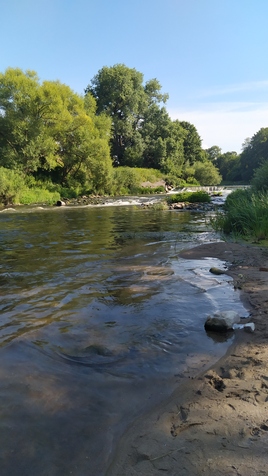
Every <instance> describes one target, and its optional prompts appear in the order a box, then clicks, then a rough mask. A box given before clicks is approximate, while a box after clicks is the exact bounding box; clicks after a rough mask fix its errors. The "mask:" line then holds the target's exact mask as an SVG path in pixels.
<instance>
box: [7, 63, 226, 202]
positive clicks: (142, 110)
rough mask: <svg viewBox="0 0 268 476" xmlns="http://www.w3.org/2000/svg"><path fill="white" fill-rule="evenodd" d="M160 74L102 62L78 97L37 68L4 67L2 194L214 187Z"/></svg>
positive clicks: (211, 169)
mask: <svg viewBox="0 0 268 476" xmlns="http://www.w3.org/2000/svg"><path fill="white" fill-rule="evenodd" d="M167 99H168V95H167V94H165V93H162V92H161V86H160V84H159V82H158V81H157V79H152V80H149V81H147V82H146V83H145V84H144V82H143V74H142V73H140V72H138V71H137V70H135V69H131V68H128V67H127V66H125V65H123V64H118V65H115V66H112V67H104V68H102V69H101V70H100V71H99V72H98V73H97V74H96V76H94V78H93V79H92V80H91V82H90V83H89V85H88V86H86V85H85V93H84V94H83V95H78V94H76V93H75V92H74V91H72V90H71V88H70V87H69V86H67V85H65V84H62V83H60V82H59V81H43V82H40V80H39V78H38V76H37V73H36V72H34V71H26V72H24V71H22V70H21V69H18V68H8V69H7V70H6V71H5V72H4V73H2V74H0V200H1V202H2V203H3V204H9V203H22V204H24V203H32V201H33V202H47V203H52V202H54V201H55V199H57V198H58V197H67V198H72V197H77V196H79V195H83V194H99V195H120V194H124V195H125V194H130V193H150V192H152V191H153V192H154V193H157V192H164V191H165V186H170V187H172V186H177V185H182V186H183V185H184V184H186V183H192V184H194V185H217V184H219V183H220V181H221V175H220V172H219V170H218V169H217V167H216V166H215V165H214V164H213V163H212V162H211V161H210V160H209V158H208V156H207V154H206V152H205V151H204V150H203V149H202V145H201V143H202V141H201V138H200V136H199V134H198V132H197V130H196V128H195V126H194V125H192V124H190V123H188V122H185V121H179V120H175V121H172V120H171V118H170V117H169V114H168V112H167V110H166V108H165V103H166V101H167Z"/></svg>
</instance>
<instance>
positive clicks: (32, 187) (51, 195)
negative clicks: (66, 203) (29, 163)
mask: <svg viewBox="0 0 268 476" xmlns="http://www.w3.org/2000/svg"><path fill="white" fill-rule="evenodd" d="M36 185H37V184H36V183H35V181H34V180H30V181H29V180H28V179H27V177H23V176H22V175H21V174H19V173H18V172H16V171H14V170H9V169H5V168H4V167H0V203H3V204H4V205H9V204H13V205H19V204H21V205H28V204H31V203H47V204H52V203H55V202H56V201H57V200H59V199H60V194H59V192H57V191H55V190H54V191H50V190H47V189H45V188H44V187H38V186H36Z"/></svg>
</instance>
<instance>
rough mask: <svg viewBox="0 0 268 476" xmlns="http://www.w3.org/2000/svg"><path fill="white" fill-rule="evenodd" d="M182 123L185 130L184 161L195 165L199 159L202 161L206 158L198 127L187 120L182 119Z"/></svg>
mask: <svg viewBox="0 0 268 476" xmlns="http://www.w3.org/2000/svg"><path fill="white" fill-rule="evenodd" d="M180 125H181V127H182V128H183V129H184V131H185V137H184V141H183V148H184V162H185V163H188V164H189V165H193V164H194V163H195V162H196V161H197V160H200V161H201V162H202V161H203V160H204V159H205V155H204V151H203V150H202V141H201V138H200V136H199V134H198V132H197V130H196V127H195V126H194V125H193V124H190V122H186V121H181V122H180Z"/></svg>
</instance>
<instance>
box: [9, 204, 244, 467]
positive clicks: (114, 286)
mask: <svg viewBox="0 0 268 476" xmlns="http://www.w3.org/2000/svg"><path fill="white" fill-rule="evenodd" d="M208 218H209V216H208V215H205V214H204V213H194V212H188V211H184V212H176V211H161V210H152V209H143V208H142V207H141V206H135V205H131V206H128V205H125V206H95V207H94V206H87V207H73V208H71V207H61V208H57V207H55V208H47V209H46V208H31V207H21V208H20V207H18V208H17V209H16V210H14V211H12V210H9V211H6V212H5V213H0V250H1V261H0V362H1V367H0V369H1V370H0V376H1V378H0V401H1V407H0V429H1V431H0V454H1V476H17V475H18V476H37V475H38V476H42V475H46V476H48V475H49V476H61V475H62V476H65V475H76V476H102V475H103V474H105V471H106V469H107V467H108V464H109V461H110V458H111V456H112V453H113V451H114V448H115V445H116V442H117V441H118V438H120V436H121V435H122V434H123V432H124V430H125V429H126V427H127V426H128V425H129V424H130V423H131V421H133V420H134V419H135V418H137V417H138V416H140V415H142V414H143V413H145V412H146V411H148V410H149V409H150V408H152V406H153V405H156V404H159V403H160V402H161V401H163V400H164V399H166V398H167V397H169V396H170V395H171V393H172V392H173V391H174V389H175V388H177V387H179V385H180V381H181V379H182V378H185V376H189V377H191V376H193V375H196V374H197V373H198V372H199V371H201V370H204V369H205V368H207V367H208V366H209V365H211V363H212V362H213V361H215V360H216V359H217V358H219V356H221V355H223V354H224V353H225V351H226V349H227V347H228V345H229V344H230V342H231V341H232V337H231V336H230V338H229V340H228V341H222V342H221V341H215V340H213V339H212V338H211V337H209V336H208V335H207V334H206V332H205V330H204V322H205V319H206V317H207V316H208V315H209V314H211V313H213V312H215V311H216V310H229V309H235V310H237V311H238V312H240V313H241V315H245V313H246V311H245V309H244V307H243V306H242V304H241V302H240V300H239V294H237V293H236V292H235V291H234V290H233V287H232V284H231V282H230V277H228V276H226V275H221V276H213V275H212V274H211V273H209V269H210V267H211V266H221V267H222V266H223V265H224V264H223V263H221V262H220V261H218V260H216V259H212V258H208V259H205V260H202V261H201V260H200V261H191V260H183V259H182V258H180V257H179V252H180V250H182V249H184V248H189V247H192V246H195V245H198V244H202V243H205V242H211V241H217V240H219V239H220V237H219V236H218V235H217V234H216V233H215V232H214V231H213V230H212V229H211V227H210V225H209V220H208Z"/></svg>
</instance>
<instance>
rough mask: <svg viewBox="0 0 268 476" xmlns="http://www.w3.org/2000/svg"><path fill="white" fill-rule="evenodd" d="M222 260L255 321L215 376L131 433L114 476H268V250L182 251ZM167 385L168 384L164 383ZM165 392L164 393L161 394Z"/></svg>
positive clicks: (213, 247)
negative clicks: (252, 329)
mask: <svg viewBox="0 0 268 476" xmlns="http://www.w3.org/2000/svg"><path fill="white" fill-rule="evenodd" d="M181 256H182V257H183V258H187V259H201V258H205V257H212V258H219V259H221V260H223V261H226V262H227V264H228V270H227V271H226V274H228V275H230V276H231V277H232V278H233V280H234V287H235V289H237V291H238V292H240V296H241V299H242V300H243V302H244V304H245V306H246V307H247V308H248V310H249V312H250V319H249V320H250V321H251V322H254V323H255V327H256V328H255V331H254V333H247V332H245V331H244V330H238V331H235V333H236V338H235V342H234V344H232V346H231V348H230V349H229V350H228V352H227V354H226V355H225V356H224V357H223V358H221V359H220V360H219V361H218V362H217V363H216V364H215V365H213V366H212V367H211V368H210V369H209V370H208V371H205V372H204V373H202V374H200V375H198V376H197V377H195V378H193V379H189V378H185V379H184V380H183V382H182V385H180V387H179V389H177V390H176V391H175V392H174V393H173V395H172V396H171V397H170V398H169V400H168V401H166V402H164V403H163V404H161V406H159V407H158V408H154V409H152V411H151V413H149V414H147V415H145V416H143V417H142V418H140V419H139V420H137V421H136V422H134V424H132V425H131V427H130V428H129V429H128V431H127V432H126V433H125V434H124V435H123V437H122V439H121V441H120V443H119V445H118V447H117V449H116V451H115V454H114V455H113V459H112V462H111V465H110V467H109V469H108V470H107V473H106V474H107V476H122V475H124V476H138V475H139V476H157V475H159V476H160V475H161V476H162V475H163V474H167V475H168V476H196V475H206V476H218V475H225V476H226V475H227V476H233V475H241V476H260V475H267V474H268V451H267V448H268V345H267V343H268V321H267V319H268V248H265V247H263V248H262V247H259V246H251V245H241V244H237V243H226V242H218V243H211V244H205V245H201V246H198V247H196V248H193V249H190V250H186V251H184V252H182V253H181ZM159 386H161V382H159ZM156 391H157V389H156Z"/></svg>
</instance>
